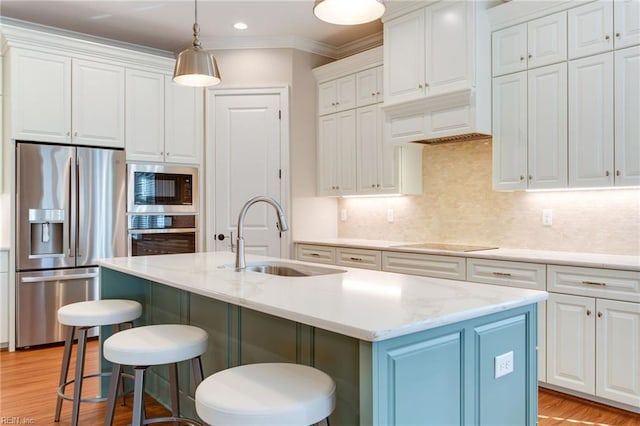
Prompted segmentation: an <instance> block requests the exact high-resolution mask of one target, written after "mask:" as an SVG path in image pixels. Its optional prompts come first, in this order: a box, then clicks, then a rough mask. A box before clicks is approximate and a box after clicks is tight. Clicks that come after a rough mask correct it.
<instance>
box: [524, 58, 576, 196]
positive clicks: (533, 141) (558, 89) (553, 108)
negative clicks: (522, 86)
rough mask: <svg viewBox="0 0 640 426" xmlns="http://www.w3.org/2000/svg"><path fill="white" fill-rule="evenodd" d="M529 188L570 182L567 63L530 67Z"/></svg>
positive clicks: (554, 186)
mask: <svg viewBox="0 0 640 426" xmlns="http://www.w3.org/2000/svg"><path fill="white" fill-rule="evenodd" d="M527 77H528V83H529V93H528V111H527V113H528V114H527V115H528V119H529V125H528V134H529V135H528V138H527V163H528V171H529V176H528V188H535V189H541V188H563V187H566V186H567V64H566V63H564V62H563V63H560V64H556V65H549V66H546V67H543V68H536V69H534V70H529V71H528V76H527Z"/></svg>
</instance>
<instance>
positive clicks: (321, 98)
mask: <svg viewBox="0 0 640 426" xmlns="http://www.w3.org/2000/svg"><path fill="white" fill-rule="evenodd" d="M355 107H356V76H355V75H353V74H352V75H348V76H346V77H342V78H338V79H336V80H331V81H327V82H325V83H321V84H319V85H318V114H319V115H325V114H332V113H334V112H339V111H345V110H347V109H351V108H355Z"/></svg>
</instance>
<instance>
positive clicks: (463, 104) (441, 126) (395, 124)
mask: <svg viewBox="0 0 640 426" xmlns="http://www.w3.org/2000/svg"><path fill="white" fill-rule="evenodd" d="M476 97H477V95H476V92H475V90H473V89H464V90H459V91H456V92H452V93H446V94H441V95H437V96H431V97H425V98H420V99H415V100H412V101H407V102H403V103H398V104H392V105H383V106H382V110H383V111H384V138H385V142H386V143H391V144H398V145H399V144H404V143H408V142H419V143H425V144H435V143H447V142H463V141H467V140H478V139H481V140H484V139H488V138H491V109H490V108H489V107H488V106H487V107H481V108H478V105H477V103H476Z"/></svg>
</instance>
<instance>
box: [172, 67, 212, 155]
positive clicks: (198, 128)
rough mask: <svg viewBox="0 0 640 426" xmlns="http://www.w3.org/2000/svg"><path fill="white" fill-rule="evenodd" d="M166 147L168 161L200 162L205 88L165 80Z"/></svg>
mask: <svg viewBox="0 0 640 426" xmlns="http://www.w3.org/2000/svg"><path fill="white" fill-rule="evenodd" d="M164 88H165V90H164V93H165V108H164V114H165V115H164V147H165V148H164V149H165V161H166V162H168V163H185V164H196V165H199V164H200V161H201V158H202V146H203V143H204V142H203V138H202V134H203V119H204V118H203V103H204V99H203V91H202V89H200V88H197V87H186V86H181V85H179V84H176V83H174V82H173V81H172V80H171V77H170V76H168V75H167V76H165V80H164Z"/></svg>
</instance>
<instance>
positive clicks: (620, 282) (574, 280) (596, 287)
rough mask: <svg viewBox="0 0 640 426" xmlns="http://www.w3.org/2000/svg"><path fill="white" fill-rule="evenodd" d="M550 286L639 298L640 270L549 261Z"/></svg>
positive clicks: (570, 291) (569, 291)
mask: <svg viewBox="0 0 640 426" xmlns="http://www.w3.org/2000/svg"><path fill="white" fill-rule="evenodd" d="M547 283H548V286H547V288H548V290H549V291H553V292H557V293H566V294H576V295H579V296H591V297H601V298H604V299H616V300H622V301H626V302H640V272H635V271H620V270H614V269H597V268H580V267H573V266H560V265H548V266H547Z"/></svg>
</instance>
